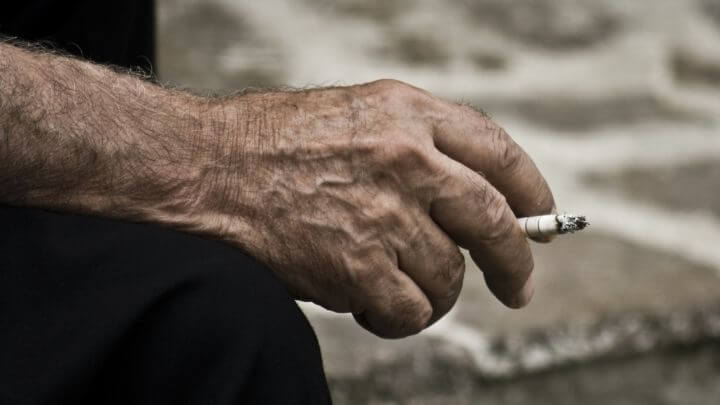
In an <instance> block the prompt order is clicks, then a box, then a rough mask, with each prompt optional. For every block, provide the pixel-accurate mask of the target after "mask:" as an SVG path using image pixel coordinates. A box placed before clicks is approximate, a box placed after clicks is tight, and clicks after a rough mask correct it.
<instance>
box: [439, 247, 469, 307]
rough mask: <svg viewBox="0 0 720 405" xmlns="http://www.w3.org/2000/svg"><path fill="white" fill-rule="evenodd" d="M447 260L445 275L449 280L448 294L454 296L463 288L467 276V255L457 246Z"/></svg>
mask: <svg viewBox="0 0 720 405" xmlns="http://www.w3.org/2000/svg"><path fill="white" fill-rule="evenodd" d="M446 262H447V263H446V265H445V267H444V270H445V271H444V273H445V274H444V275H443V276H444V278H445V280H446V281H447V286H448V296H449V297H452V296H456V295H457V294H459V293H460V290H461V289H462V285H463V279H464V277H465V257H464V256H463V255H462V253H460V250H458V249H457V248H455V251H454V252H453V253H451V254H450V255H449V256H447V258H446Z"/></svg>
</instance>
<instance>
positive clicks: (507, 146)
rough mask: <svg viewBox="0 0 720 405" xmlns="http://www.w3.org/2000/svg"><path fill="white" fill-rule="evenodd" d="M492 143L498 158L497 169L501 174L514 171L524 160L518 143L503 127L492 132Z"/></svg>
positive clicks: (493, 129) (494, 128)
mask: <svg viewBox="0 0 720 405" xmlns="http://www.w3.org/2000/svg"><path fill="white" fill-rule="evenodd" d="M490 142H491V145H492V147H493V149H494V151H495V155H496V156H497V169H498V171H500V172H501V173H503V172H507V171H509V170H514V169H515V168H517V167H518V166H520V164H521V163H522V160H523V152H522V150H521V149H520V146H518V144H517V143H515V141H514V140H513V139H512V138H511V137H510V135H508V134H507V132H505V130H504V129H502V128H501V127H497V126H495V127H493V128H492V129H491V130H490Z"/></svg>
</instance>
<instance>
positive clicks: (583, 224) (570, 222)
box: [555, 214, 590, 234]
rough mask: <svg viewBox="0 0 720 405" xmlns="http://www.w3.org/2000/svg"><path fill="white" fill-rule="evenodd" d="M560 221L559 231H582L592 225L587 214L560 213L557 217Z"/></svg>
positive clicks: (562, 232) (561, 232)
mask: <svg viewBox="0 0 720 405" xmlns="http://www.w3.org/2000/svg"><path fill="white" fill-rule="evenodd" d="M555 219H556V220H557V222H558V227H559V231H558V233H560V234H564V233H575V232H577V231H582V230H583V229H585V228H587V227H588V225H590V222H588V221H587V218H585V215H573V214H560V215H558V216H557V217H556V218H555Z"/></svg>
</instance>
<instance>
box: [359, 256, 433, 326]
mask: <svg viewBox="0 0 720 405" xmlns="http://www.w3.org/2000/svg"><path fill="white" fill-rule="evenodd" d="M369 264H370V265H372V266H375V271H374V273H376V274H379V275H381V276H380V277H377V278H374V279H373V280H371V281H370V282H366V283H364V286H363V287H364V288H363V289H362V291H361V293H360V295H361V296H360V297H358V300H359V301H361V302H362V303H361V306H362V307H363V308H364V309H363V310H362V311H361V312H356V313H354V314H353V316H354V317H355V320H356V321H357V322H358V323H359V324H360V325H361V326H362V327H363V328H365V329H367V330H368V331H370V332H372V333H374V334H376V335H378V336H380V337H383V338H387V339H396V338H401V337H405V336H409V335H414V334H416V333H418V332H420V331H422V330H423V329H425V328H426V327H427V325H428V322H429V320H430V317H431V316H432V312H433V309H432V306H431V305H430V302H429V301H428V299H427V297H426V296H425V294H424V293H423V292H422V290H421V289H420V287H418V286H417V285H416V284H415V283H414V282H413V280H412V279H410V277H409V276H408V275H406V274H405V273H403V272H402V271H400V269H398V268H397V266H396V265H395V263H393V262H392V261H391V260H389V259H384V258H379V259H375V260H371V261H369Z"/></svg>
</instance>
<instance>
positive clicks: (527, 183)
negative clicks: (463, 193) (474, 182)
mask: <svg viewBox="0 0 720 405" xmlns="http://www.w3.org/2000/svg"><path fill="white" fill-rule="evenodd" d="M439 108H440V109H441V111H442V116H441V117H440V118H439V119H437V120H436V122H435V125H434V133H433V140H434V142H435V147H436V148H437V149H438V150H440V151H441V152H442V153H443V154H445V155H447V156H448V157H450V158H451V159H453V160H455V161H458V162H460V163H462V164H463V165H465V166H467V167H468V168H470V169H472V170H474V171H477V172H480V173H481V174H482V175H483V176H485V178H486V179H487V180H488V181H489V182H490V183H491V184H492V185H493V186H494V187H495V188H496V189H497V190H498V191H500V193H502V194H503V195H504V196H505V198H506V199H507V202H508V205H510V208H512V210H513V212H514V213H515V215H516V216H517V217H524V216H533V215H543V214H549V213H550V212H552V211H553V210H554V209H555V199H554V198H553V195H552V191H550V187H549V186H548V184H547V182H546V181H545V178H544V177H543V175H542V174H541V173H540V171H539V170H538V168H537V166H536V165H535V163H534V162H533V160H532V159H531V158H530V156H528V154H527V153H525V151H524V150H523V149H522V148H521V147H520V145H518V144H517V143H516V142H515V141H514V140H513V139H512V138H511V137H510V136H509V135H508V134H507V132H505V130H504V129H503V128H502V127H500V126H499V125H497V124H496V123H495V122H493V121H492V120H491V119H490V118H489V117H488V116H487V115H485V114H484V113H482V112H479V111H476V110H475V109H473V108H472V107H470V106H465V105H458V104H453V103H449V102H445V101H440V107H439Z"/></svg>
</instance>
